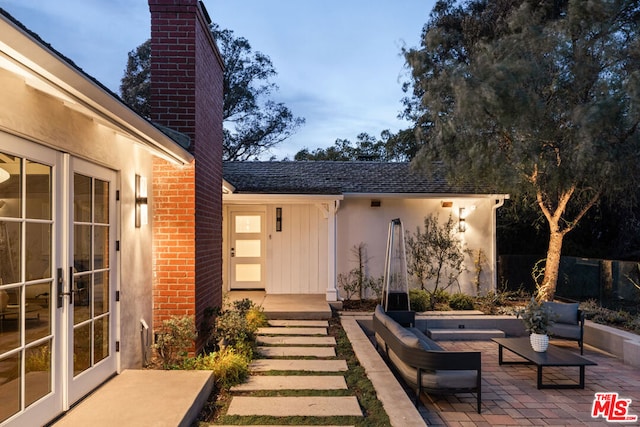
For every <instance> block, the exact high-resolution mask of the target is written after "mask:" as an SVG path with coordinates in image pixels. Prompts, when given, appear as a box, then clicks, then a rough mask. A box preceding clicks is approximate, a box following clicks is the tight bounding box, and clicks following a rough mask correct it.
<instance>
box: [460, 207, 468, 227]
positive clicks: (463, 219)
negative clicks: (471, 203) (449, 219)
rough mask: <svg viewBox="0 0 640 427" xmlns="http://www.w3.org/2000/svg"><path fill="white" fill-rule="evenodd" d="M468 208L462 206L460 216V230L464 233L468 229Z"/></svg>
mask: <svg viewBox="0 0 640 427" xmlns="http://www.w3.org/2000/svg"><path fill="white" fill-rule="evenodd" d="M466 216H467V210H466V209H465V208H460V211H459V216H458V231H459V232H461V233H464V232H465V231H467V220H466Z"/></svg>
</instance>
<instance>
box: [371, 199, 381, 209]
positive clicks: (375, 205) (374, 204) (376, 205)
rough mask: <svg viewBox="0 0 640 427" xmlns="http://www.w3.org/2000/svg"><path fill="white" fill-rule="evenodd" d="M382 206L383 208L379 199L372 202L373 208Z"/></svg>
mask: <svg viewBox="0 0 640 427" xmlns="http://www.w3.org/2000/svg"><path fill="white" fill-rule="evenodd" d="M380 206H382V202H381V201H380V200H377V199H373V200H371V207H372V208H379V207H380Z"/></svg>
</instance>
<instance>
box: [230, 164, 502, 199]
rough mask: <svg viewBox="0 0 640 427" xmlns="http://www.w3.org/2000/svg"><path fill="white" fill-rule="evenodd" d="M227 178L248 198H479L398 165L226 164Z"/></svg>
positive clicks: (465, 188) (474, 191)
mask: <svg viewBox="0 0 640 427" xmlns="http://www.w3.org/2000/svg"><path fill="white" fill-rule="evenodd" d="M223 176H224V179H225V180H226V181H227V182H229V183H230V184H231V185H233V186H234V187H235V193H244V194H247V193H251V194H349V193H351V194H353V193H356V194H357V193H361V194H362V193H366V194H385V193H388V194H392V193H403V194H412V193H414V194H478V190H477V189H475V188H473V187H472V186H470V185H450V184H448V183H447V182H446V180H445V179H444V178H443V177H436V178H428V177H427V176H425V175H423V174H421V173H420V172H418V171H415V170H413V169H412V168H411V166H410V164H409V163H395V162H394V163H383V162H331V161H303V162H295V161H283V162H225V163H224V165H223ZM479 193H480V194H492V193H494V192H492V191H480V192H479Z"/></svg>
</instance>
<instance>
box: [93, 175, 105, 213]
mask: <svg viewBox="0 0 640 427" xmlns="http://www.w3.org/2000/svg"><path fill="white" fill-rule="evenodd" d="M94 185H95V206H94V207H93V209H94V213H93V222H97V223H99V224H108V223H109V183H108V182H106V181H100V180H99V179H96V180H95V181H94Z"/></svg>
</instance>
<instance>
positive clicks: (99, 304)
mask: <svg viewBox="0 0 640 427" xmlns="http://www.w3.org/2000/svg"><path fill="white" fill-rule="evenodd" d="M107 311H109V272H108V271H103V272H101V273H96V274H95V275H94V278H93V315H94V316H99V315H101V314H104V313H106V312H107Z"/></svg>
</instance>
